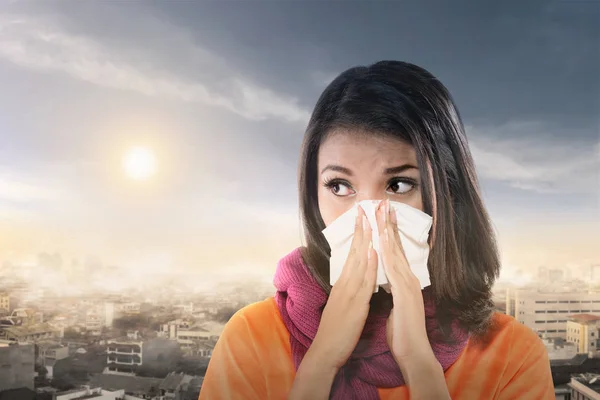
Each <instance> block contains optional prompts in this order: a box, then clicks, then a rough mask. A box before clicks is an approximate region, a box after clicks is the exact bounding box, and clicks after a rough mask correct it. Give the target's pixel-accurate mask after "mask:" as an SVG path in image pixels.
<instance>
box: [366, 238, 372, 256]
mask: <svg viewBox="0 0 600 400" xmlns="http://www.w3.org/2000/svg"><path fill="white" fill-rule="evenodd" d="M371 250H373V241H370V242H369V252H368V253H367V258H368V259H369V260H370V259H371Z"/></svg>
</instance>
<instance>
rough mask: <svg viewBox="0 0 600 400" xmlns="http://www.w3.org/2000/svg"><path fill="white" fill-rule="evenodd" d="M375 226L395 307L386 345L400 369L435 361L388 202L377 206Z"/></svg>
mask: <svg viewBox="0 0 600 400" xmlns="http://www.w3.org/2000/svg"><path fill="white" fill-rule="evenodd" d="M377 225H378V229H379V237H380V249H381V257H382V259H383V264H384V267H385V273H386V275H387V278H388V281H389V282H390V286H391V293H392V296H393V302H394V306H393V308H392V311H391V313H390V317H389V319H388V322H387V342H388V346H389V347H390V350H391V351H392V354H393V356H394V358H395V359H396V362H397V363H398V365H399V366H400V369H401V370H403V372H404V370H405V369H406V368H407V367H409V366H411V367H412V366H415V365H427V364H429V363H432V362H437V360H436V359H435V356H434V354H433V350H432V349H431V345H430V344H429V339H428V338H427V328H426V325H425V305H424V303H423V294H422V293H421V284H420V282H419V279H418V278H417V277H416V276H415V275H414V274H413V272H412V271H411V269H410V266H409V264H408V261H407V260H406V256H405V255H404V250H403V248H402V242H401V241H400V234H399V233H398V226H397V221H396V213H395V212H394V211H393V210H390V203H389V200H384V201H382V202H381V203H379V207H378V208H377Z"/></svg>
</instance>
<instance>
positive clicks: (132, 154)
mask: <svg viewBox="0 0 600 400" xmlns="http://www.w3.org/2000/svg"><path fill="white" fill-rule="evenodd" d="M123 168H124V169H125V173H126V174H127V176H128V177H129V178H131V179H135V180H140V181H141V180H146V179H149V178H151V177H152V176H153V175H154V174H155V173H156V157H154V154H153V153H152V151H150V150H149V149H147V148H145V147H134V148H132V149H131V150H129V151H128V152H127V153H126V154H125V156H124V157H123Z"/></svg>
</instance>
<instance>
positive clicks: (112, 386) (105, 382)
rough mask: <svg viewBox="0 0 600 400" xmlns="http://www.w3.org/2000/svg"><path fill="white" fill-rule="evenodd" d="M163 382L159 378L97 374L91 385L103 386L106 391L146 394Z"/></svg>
mask: <svg viewBox="0 0 600 400" xmlns="http://www.w3.org/2000/svg"><path fill="white" fill-rule="evenodd" d="M162 381H163V380H162V379H158V378H145V377H141V376H125V375H110V374H95V375H92V377H91V379H90V382H89V385H90V386H101V387H102V389H104V390H120V389H124V390H125V392H126V393H139V392H142V393H146V392H149V391H150V388H151V387H152V386H154V387H155V388H158V387H159V385H160V384H161V382H162Z"/></svg>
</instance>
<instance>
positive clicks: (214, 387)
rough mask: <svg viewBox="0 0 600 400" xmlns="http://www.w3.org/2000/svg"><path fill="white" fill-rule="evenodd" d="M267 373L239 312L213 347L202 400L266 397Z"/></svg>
mask: <svg viewBox="0 0 600 400" xmlns="http://www.w3.org/2000/svg"><path fill="white" fill-rule="evenodd" d="M267 397H268V396H267V390H266V384H265V376H264V372H263V369H262V368H261V363H260V359H259V355H258V352H257V348H256V345H255V341H254V338H253V335H252V332H251V330H250V328H249V325H248V323H247V320H246V318H245V317H244V315H243V314H242V313H241V312H240V311H238V312H237V313H236V314H235V315H234V316H233V317H232V318H231V319H230V320H229V322H228V323H227V324H226V325H225V328H224V329H223V333H222V334H221V336H220V337H219V340H218V341H217V343H216V345H215V348H214V350H213V353H212V356H211V358H210V362H209V364H208V368H207V370H206V375H205V377H204V381H203V382H202V388H201V390H200V397H199V400H236V399H249V400H252V399H256V400H263V399H266V398H267Z"/></svg>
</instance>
